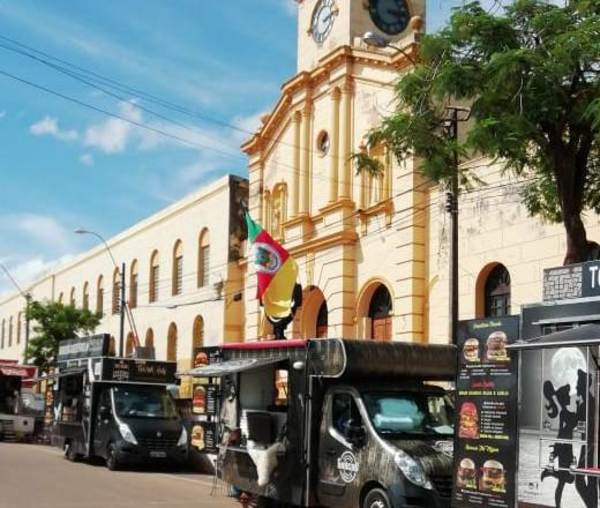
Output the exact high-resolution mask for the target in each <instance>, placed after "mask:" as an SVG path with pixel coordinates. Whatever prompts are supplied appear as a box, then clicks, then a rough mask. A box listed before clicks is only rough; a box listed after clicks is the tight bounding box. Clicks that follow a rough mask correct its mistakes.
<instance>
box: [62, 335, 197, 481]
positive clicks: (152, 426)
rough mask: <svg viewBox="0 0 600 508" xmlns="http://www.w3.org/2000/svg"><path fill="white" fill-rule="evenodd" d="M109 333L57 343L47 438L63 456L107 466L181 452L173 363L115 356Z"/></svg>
mask: <svg viewBox="0 0 600 508" xmlns="http://www.w3.org/2000/svg"><path fill="white" fill-rule="evenodd" d="M108 340H109V336H108V335H96V336H91V337H85V338H77V339H71V340H67V341H63V342H61V344H60V346H59V352H58V365H57V367H58V368H57V369H56V373H55V377H56V382H55V383H54V397H53V404H54V429H53V437H52V440H53V443H54V444H56V445H57V446H59V447H61V448H62V449H64V451H65V456H66V457H67V459H69V460H77V459H80V458H91V457H101V458H104V459H105V460H106V465H107V467H108V468H109V469H111V470H116V469H119V468H120V467H121V466H123V465H126V464H134V463H147V462H150V461H159V462H171V463H174V464H179V463H182V462H184V461H185V460H186V459H187V448H188V435H187V431H186V430H185V428H184V427H183V425H182V422H181V419H180V417H179V414H178V412H177V409H176V407H175V403H174V401H173V399H172V398H171V395H170V394H169V392H168V390H167V385H169V384H172V383H175V381H176V378H175V371H176V363H175V362H161V361H153V360H140V359H133V358H114V357H109V356H106V355H107V353H108Z"/></svg>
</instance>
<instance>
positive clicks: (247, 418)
mask: <svg viewBox="0 0 600 508" xmlns="http://www.w3.org/2000/svg"><path fill="white" fill-rule="evenodd" d="M199 358H200V359H202V360H203V362H199V363H204V364H205V365H200V366H199V367H196V368H194V369H192V370H191V371H188V372H185V373H182V375H191V376H194V377H195V379H196V382H197V383H198V386H197V387H195V389H194V399H198V400H195V403H197V404H198V405H200V406H206V408H207V409H208V415H209V418H208V419H207V421H205V422H203V423H202V424H199V425H197V426H195V427H194V428H193V429H192V436H191V446H192V447H193V446H196V447H197V448H198V449H202V450H204V451H206V452H210V451H213V452H218V458H217V473H218V474H219V475H220V476H221V478H223V479H224V481H225V482H227V483H229V484H231V485H233V486H234V487H235V488H236V489H238V490H239V491H241V492H243V493H244V494H243V495H244V497H245V498H247V496H251V498H252V499H254V500H255V501H256V502H257V503H258V504H259V505H261V504H262V505H268V506H290V505H292V506H306V507H308V506H315V507H316V506H320V507H336V508H343V507H353V508H354V507H357V508H392V507H394V508H399V507H403V508H408V507H423V508H424V507H427V508H437V507H447V506H450V494H451V489H452V481H451V472H452V439H453V431H454V428H453V422H454V407H453V404H452V401H451V399H450V397H449V396H448V393H447V391H446V390H445V389H444V388H443V385H444V383H443V382H445V381H451V380H453V379H454V376H455V371H456V349H455V348H454V346H442V345H440V346H433V345H432V346H424V345H418V344H407V343H386V342H375V341H362V340H342V339H314V340H308V341H303V340H287V341H265V342H247V343H241V344H226V345H223V346H221V347H219V348H206V349H205V351H204V352H200V353H199V354H198V355H196V359H197V360H198V359H199ZM436 382H437V384H436ZM215 387H216V388H215ZM197 394H198V396H197ZM200 399H203V400H200ZM211 415H213V416H211Z"/></svg>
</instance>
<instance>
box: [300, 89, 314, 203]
mask: <svg viewBox="0 0 600 508" xmlns="http://www.w3.org/2000/svg"><path fill="white" fill-rule="evenodd" d="M311 114H312V102H311V100H310V99H306V103H305V105H304V109H303V110H302V144H301V147H302V153H301V156H302V171H301V175H300V180H301V187H300V189H301V193H300V213H302V214H307V213H309V212H310V159H311V153H312V152H311V149H310V130H311V129H310V127H311V125H310V123H311V122H310V117H311Z"/></svg>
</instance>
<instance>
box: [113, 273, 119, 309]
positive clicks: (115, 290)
mask: <svg viewBox="0 0 600 508" xmlns="http://www.w3.org/2000/svg"><path fill="white" fill-rule="evenodd" d="M120 311H121V274H120V272H119V269H118V268H115V271H114V272H113V285H112V313H113V314H118V313H119V312H120Z"/></svg>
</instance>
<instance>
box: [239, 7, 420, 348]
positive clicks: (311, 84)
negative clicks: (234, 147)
mask: <svg viewBox="0 0 600 508" xmlns="http://www.w3.org/2000/svg"><path fill="white" fill-rule="evenodd" d="M297 4H298V73H297V74H296V75H295V76H294V77H293V78H292V79H290V80H289V81H287V82H286V83H284V84H283V86H282V91H281V96H280V98H279V100H278V102H277V104H276V105H275V106H274V108H273V109H272V110H271V112H270V113H268V114H265V115H264V116H263V118H262V125H261V127H260V128H259V129H258V131H257V132H256V133H255V134H254V135H253V136H252V137H251V138H250V139H249V140H248V141H246V142H245V143H244V145H243V146H242V149H243V151H244V152H245V153H246V154H247V155H248V157H249V180H250V201H249V206H250V213H251V215H252V216H253V217H254V218H255V219H256V220H258V221H259V222H261V224H262V226H263V227H264V228H266V229H267V230H268V231H269V232H270V233H271V234H272V235H273V237H275V238H276V239H278V240H279V241H281V242H282V243H283V244H284V245H285V247H286V248H287V249H288V250H289V251H290V252H291V254H292V255H293V256H294V257H295V258H296V260H297V261H298V264H299V267H300V279H301V280H300V281H299V282H300V283H301V284H302V287H303V290H304V293H303V295H304V298H303V305H302V307H301V308H300V309H299V311H298V313H297V315H296V319H295V321H294V325H293V329H292V327H291V326H290V328H288V332H287V336H288V337H289V338H309V337H325V336H329V337H336V336H337V337H357V338H365V339H377V340H405V341H424V340H425V339H426V333H427V330H426V328H427V326H426V319H425V316H426V314H427V309H426V306H427V284H426V280H427V270H428V267H427V258H428V256H427V252H426V251H427V241H426V239H427V227H428V225H427V219H426V217H427V213H426V212H425V210H426V208H427V202H428V188H427V186H426V185H425V184H424V182H423V181H421V178H420V176H419V174H418V172H417V171H415V168H414V167H413V166H414V164H413V161H405V162H404V163H403V164H402V165H399V164H398V163H397V162H396V161H395V160H393V158H392V157H390V156H389V155H388V153H387V152H386V149H385V147H375V148H374V149H373V152H372V153H371V155H373V156H375V157H378V158H380V160H381V162H382V163H383V165H384V167H385V171H384V173H383V174H382V175H381V176H369V175H365V174H362V175H359V176H357V175H356V174H355V171H354V169H353V165H352V160H351V157H352V154H354V153H357V152H360V151H361V150H365V146H364V139H365V135H366V134H367V132H368V131H369V130H370V129H371V128H373V127H375V126H377V125H378V124H379V123H380V122H381V119H382V118H383V117H384V116H385V115H386V114H388V113H390V112H391V111H392V109H393V106H394V102H393V100H394V84H395V82H396V80H397V79H398V77H399V76H400V75H401V73H403V72H408V71H410V69H411V66H412V63H411V60H413V59H414V58H415V57H416V51H417V44H418V39H419V36H420V33H421V31H422V29H423V27H424V23H425V1H424V0H297ZM368 32H370V33H371V38H375V39H377V38H379V40H380V41H387V42H389V43H390V45H389V46H387V47H384V48H374V47H371V46H369V45H368V44H366V42H365V34H366V33H368ZM373 34H374V35H373ZM367 39H368V38H367ZM245 269H246V274H245V281H246V282H245V284H246V291H245V295H246V296H245V319H246V323H245V338H246V340H255V339H257V338H264V337H266V336H268V335H269V334H270V333H271V332H270V329H269V326H268V325H267V324H266V323H265V321H264V319H263V317H262V314H261V309H260V308H259V305H258V302H257V300H256V298H255V295H256V278H255V277H254V273H253V267H252V266H250V265H248V264H246V265H245Z"/></svg>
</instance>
